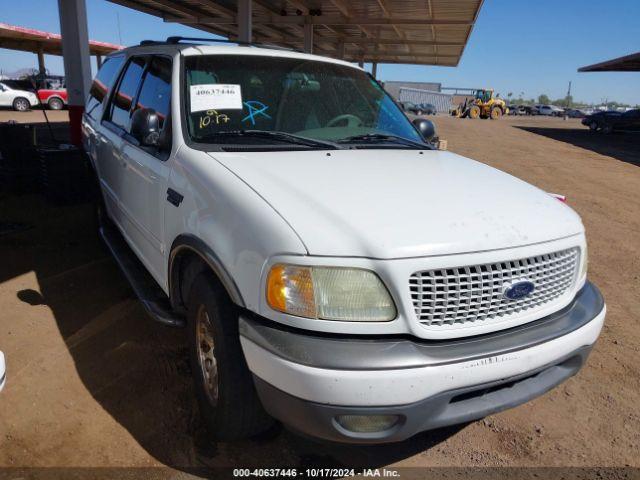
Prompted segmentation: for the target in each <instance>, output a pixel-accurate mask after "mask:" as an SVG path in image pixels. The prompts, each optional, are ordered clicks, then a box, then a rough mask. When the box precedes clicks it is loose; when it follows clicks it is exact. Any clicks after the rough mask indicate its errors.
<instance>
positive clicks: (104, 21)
mask: <svg viewBox="0 0 640 480" xmlns="http://www.w3.org/2000/svg"><path fill="white" fill-rule="evenodd" d="M86 2H87V12H88V21H89V37H90V38H91V39H94V40H101V41H105V42H112V43H118V44H123V45H133V44H136V43H139V42H140V40H143V39H163V38H165V37H167V36H170V35H185V36H193V35H196V36H203V33H204V32H201V31H198V30H195V29H192V28H189V27H185V26H182V25H178V24H170V23H164V22H162V20H160V19H159V18H156V17H152V16H150V15H147V14H143V13H139V12H136V11H134V10H130V9H128V8H125V7H120V6H117V5H115V4H112V3H109V2H107V1H106V0H86ZM57 7H58V2H57V1H56V0H28V1H22V2H12V5H11V8H8V9H7V8H4V9H2V16H1V17H0V21H2V22H5V23H9V24H14V25H19V26H24V27H30V28H36V29H39V30H46V31H50V32H55V33H59V32H60V25H59V19H58V8H57ZM639 19H640V0H611V1H606V0H485V2H484V5H483V7H482V9H481V11H480V15H479V16H478V20H477V22H476V25H475V27H474V29H473V32H472V34H471V37H470V38H469V42H468V44H467V47H466V48H465V51H464V54H463V56H462V59H461V61H460V64H459V65H458V67H435V66H418V65H379V66H378V77H379V78H380V79H381V80H383V81H386V80H405V81H425V82H439V83H441V84H442V85H443V86H445V87H476V88H479V87H483V88H494V89H495V90H496V92H499V93H501V95H502V96H503V97H507V94H508V93H509V92H511V93H513V96H514V98H517V97H519V96H520V95H521V94H522V95H523V97H524V98H527V99H530V98H537V97H538V95H540V94H546V95H548V96H549V97H551V98H552V99H556V98H563V97H564V96H565V95H566V93H567V87H568V83H569V81H571V82H572V88H571V94H572V95H573V98H574V100H577V101H585V102H589V103H601V102H603V101H618V102H624V103H628V104H632V105H636V104H640V72H635V73H634V72H631V73H623V72H617V73H616V72H614V73H578V72H577V69H578V68H579V67H582V66H585V65H590V64H593V63H597V62H600V61H603V60H608V59H611V58H615V57H619V56H622V55H627V54H629V53H633V52H636V51H638V50H640V42H639V41H638V40H639V39H640V21H638V20H639ZM118 20H119V22H118ZM118 23H119V25H120V28H118ZM204 35H205V36H206V35H207V34H204ZM45 61H46V64H47V68H48V69H49V71H50V73H53V74H61V73H62V72H63V66H62V59H61V58H60V57H55V56H46V59H45ZM36 66H37V59H36V55H35V54H30V53H23V52H13V51H10V50H4V49H0V71H2V72H12V71H15V70H18V69H20V68H35V67H36Z"/></svg>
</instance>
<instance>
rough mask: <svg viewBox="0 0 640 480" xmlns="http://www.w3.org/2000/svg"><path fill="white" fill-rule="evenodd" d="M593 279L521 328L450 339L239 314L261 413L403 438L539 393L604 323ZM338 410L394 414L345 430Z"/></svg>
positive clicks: (328, 432)
mask: <svg viewBox="0 0 640 480" xmlns="http://www.w3.org/2000/svg"><path fill="white" fill-rule="evenodd" d="M605 312H606V307H605V305H604V301H603V299H602V296H601V295H600V292H599V291H598V289H597V288H596V287H595V286H594V285H593V284H591V283H587V284H586V285H585V287H584V288H583V289H582V290H581V291H580V292H579V293H578V295H577V296H576V298H575V299H574V300H573V302H572V303H571V304H569V305H568V306H567V307H566V308H564V309H563V310H561V311H559V312H556V313H554V314H552V315H549V316H548V317H545V318H542V319H540V320H537V321H535V322H531V323H528V324H525V325H521V326H519V327H515V328H512V329H509V330H503V331H500V332H494V333H491V334H487V335H482V336H476V337H470V338H463V339H455V340H450V341H446V340H445V341H443V340H439V341H422V340H421V341H415V340H408V339H405V338H385V339H379V338H378V339H370V338H363V337H336V336H328V335H322V334H310V333H309V332H303V331H299V330H292V329H289V328H283V327H280V326H275V325H273V324H267V323H263V322H261V321H260V320H259V319H254V318H251V317H249V316H242V317H241V320H240V335H241V337H240V340H241V343H242V348H243V351H244V354H245V357H246V360H247V364H248V366H249V369H250V370H251V372H252V373H253V375H254V379H255V384H256V388H257V391H258V395H259V396H260V399H261V401H262V403H263V405H264V407H265V409H266V410H267V411H268V412H269V413H270V414H271V415H272V416H274V417H275V418H277V419H279V420H280V421H282V422H283V423H285V424H287V425H289V426H291V427H292V428H294V429H296V430H299V431H301V432H303V433H306V434H309V435H311V436H315V437H319V438H324V439H327V440H333V441H341V442H352V443H382V442H393V441H400V440H404V439H406V438H408V437H410V436H412V435H414V434H416V433H418V432H421V431H424V430H430V429H433V428H438V427H442V426H446V425H453V424H457V423H463V422H467V421H470V420H474V419H477V418H482V417H484V416H486V415H489V414H492V413H495V412H498V411H501V410H504V409H507V408H510V407H513V406H516V405H519V404H521V403H524V402H526V401H528V400H530V399H532V398H535V397H537V396H539V395H541V394H543V393H545V392H546V391H548V390H550V389H551V388H553V387H554V386H556V385H558V384H560V383H561V382H563V381H564V380H566V379H567V378H569V377H570V376H572V375H574V374H575V373H577V372H578V370H579V369H580V368H581V367H582V365H583V364H584V362H585V360H586V358H587V356H588V354H589V351H590V350H591V347H592V345H593V343H594V342H595V341H596V339H597V337H598V335H599V333H600V330H601V328H602V324H603V322H604V317H605ZM340 415H366V416H370V415H395V416H396V418H397V420H396V423H395V424H393V426H391V427H389V428H386V429H385V430H383V431H376V432H368V433H359V432H354V431H350V430H347V429H346V428H344V427H343V426H342V425H341V424H340V423H339V422H338V421H337V419H336V418H337V417H338V416H340Z"/></svg>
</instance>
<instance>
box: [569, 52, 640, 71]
mask: <svg viewBox="0 0 640 480" xmlns="http://www.w3.org/2000/svg"><path fill="white" fill-rule="evenodd" d="M578 71H579V72H640V52H637V53H632V54H631V55H625V56H624V57H618V58H614V59H612V60H607V61H606V62H600V63H595V64H593V65H589V66H587V67H582V68H580V69H578Z"/></svg>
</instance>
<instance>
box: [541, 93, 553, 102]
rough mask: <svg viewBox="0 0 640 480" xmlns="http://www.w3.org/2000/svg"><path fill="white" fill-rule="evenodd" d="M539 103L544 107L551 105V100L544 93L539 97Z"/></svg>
mask: <svg viewBox="0 0 640 480" xmlns="http://www.w3.org/2000/svg"><path fill="white" fill-rule="evenodd" d="M538 103H540V104H542V105H548V104H550V103H551V100H549V97H548V96H547V95H545V94H544V93H543V94H542V95H540V96H539V97H538Z"/></svg>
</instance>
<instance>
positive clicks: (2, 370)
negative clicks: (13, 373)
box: [0, 352, 7, 392]
mask: <svg viewBox="0 0 640 480" xmlns="http://www.w3.org/2000/svg"><path fill="white" fill-rule="evenodd" d="M6 371H7V369H6V366H5V363H4V353H2V352H0V392H1V391H2V390H3V389H4V385H5V384H6V383H7V374H6Z"/></svg>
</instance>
